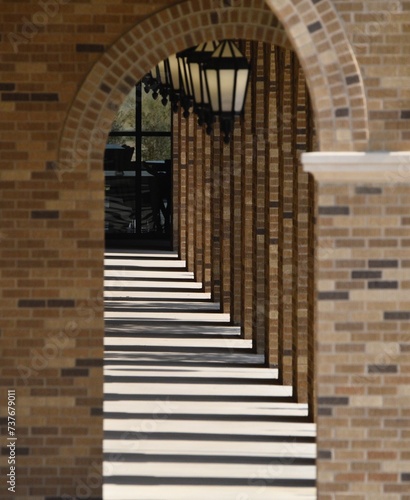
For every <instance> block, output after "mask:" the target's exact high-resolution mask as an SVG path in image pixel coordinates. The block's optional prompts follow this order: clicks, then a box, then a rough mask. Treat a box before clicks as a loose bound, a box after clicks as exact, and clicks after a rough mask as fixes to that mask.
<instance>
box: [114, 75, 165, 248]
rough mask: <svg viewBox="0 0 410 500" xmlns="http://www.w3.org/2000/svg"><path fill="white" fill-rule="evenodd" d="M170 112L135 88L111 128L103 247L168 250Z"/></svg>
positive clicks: (137, 87)
mask: <svg viewBox="0 0 410 500" xmlns="http://www.w3.org/2000/svg"><path fill="white" fill-rule="evenodd" d="M171 141H172V119H171V108H170V105H169V104H168V103H167V104H166V105H165V106H164V104H163V103H162V102H161V101H160V100H159V99H158V100H154V99H153V98H152V95H151V94H150V93H149V94H147V93H145V91H142V89H141V85H140V84H138V85H137V86H136V88H135V89H133V90H132V92H130V94H129V95H128V96H127V98H126V99H125V101H124V103H123V105H122V106H121V108H120V110H119V112H118V114H117V117H116V119H115V121H114V123H113V127H112V130H111V133H110V135H109V138H108V141H107V145H106V149H105V155H104V172H105V236H106V246H107V247H108V248H122V247H131V248H138V247H145V248H147V247H152V248H158V247H160V248H171V246H172V244H171V241H172V240H171V235H172V162H171V151H172V142H171Z"/></svg>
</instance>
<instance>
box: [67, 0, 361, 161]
mask: <svg viewBox="0 0 410 500" xmlns="http://www.w3.org/2000/svg"><path fill="white" fill-rule="evenodd" d="M298 3H300V2H294V1H292V0H265V2H264V3H262V2H261V1H260V0H224V1H222V0H204V1H203V2H202V9H201V10H199V9H198V2H196V1H195V0H183V1H182V2H180V3H178V4H175V5H173V6H171V7H167V8H165V9H163V10H161V11H159V12H157V13H155V14H153V15H151V16H149V17H148V18H146V19H145V20H143V21H141V22H139V23H138V24H136V25H135V26H134V27H132V28H131V29H130V30H129V31H128V32H126V33H125V34H124V35H123V36H121V37H120V38H119V39H118V40H117V41H116V42H114V43H113V45H111V47H110V48H109V49H108V50H107V51H106V52H105V53H104V54H103V55H102V56H101V58H100V59H99V60H98V61H97V62H96V63H95V65H94V66H93V68H92V69H91V71H90V73H89V74H88V76H87V77H86V79H85V81H84V83H83V85H82V87H81V89H80V90H79V91H78V93H77V95H76V97H75V99H74V101H73V103H72V106H71V108H70V111H69V113H68V116H67V119H66V121H65V124H64V126H63V132H62V136H61V142H60V149H59V154H60V157H59V165H60V167H61V168H63V169H64V168H65V166H66V168H69V169H70V170H71V169H73V168H74V166H75V167H76V168H79V167H80V164H81V163H82V162H83V160H87V162H88V164H89V163H90V162H91V163H93V162H94V161H95V162H96V163H95V168H100V165H101V160H102V155H103V150H104V145H105V140H106V137H107V135H108V133H109V131H110V128H111V124H112V122H113V120H114V118H115V115H116V112H117V110H118V108H119V106H120V105H121V103H122V102H123V100H124V98H125V96H126V95H127V94H128V92H129V91H130V90H131V88H132V87H133V85H135V83H136V82H137V81H139V80H140V79H141V78H142V77H143V76H144V75H145V74H146V73H147V72H148V71H149V70H150V69H151V68H152V67H153V66H155V65H156V64H157V63H158V62H159V61H161V60H163V59H165V58H166V57H168V56H169V55H170V54H172V53H175V52H177V51H179V50H182V49H184V48H186V47H190V46H192V45H196V44H198V43H201V42H203V41H205V40H212V39H214V40H217V39H222V38H237V39H248V40H257V41H260V42H267V43H272V44H276V45H280V46H283V47H286V48H293V49H294V50H295V51H296V53H297V55H298V57H299V60H300V62H301V65H302V67H303V69H304V72H305V76H306V80H307V83H308V86H309V90H310V94H311V97H312V103H313V107H314V110H315V117H316V126H317V134H318V139H319V148H320V151H363V150H366V148H367V142H368V123H367V109H366V99H365V93H364V86H363V82H362V78H361V75H360V70H359V67H358V64H357V61H356V59H355V57H354V54H353V51H352V49H351V47H350V44H349V42H348V40H347V37H346V35H345V33H344V31H343V28H342V25H341V23H340V20H339V19H338V16H337V13H336V12H335V10H334V8H333V6H332V4H331V2H330V1H329V0H321V2H319V4H318V6H317V7H316V6H315V5H314V4H313V3H309V4H308V5H310V8H309V9H307V10H306V9H304V10H303V14H302V13H301V12H299V11H298V7H297V6H298ZM304 6H306V5H305V4H304ZM325 15H326V18H327V19H330V22H329V21H328V22H327V24H325V22H324V20H323V17H324V16H325ZM330 26H331V29H330ZM325 28H326V29H325ZM333 40H336V41H335V42H333ZM136 54H137V55H138V56H136ZM353 110H354V113H353ZM87 134H88V137H89V138H90V140H89V141H88V147H84V137H85V136H87ZM83 168H87V167H86V166H85V165H83Z"/></svg>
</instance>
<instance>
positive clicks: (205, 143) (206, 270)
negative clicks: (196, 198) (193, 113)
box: [202, 134, 212, 293]
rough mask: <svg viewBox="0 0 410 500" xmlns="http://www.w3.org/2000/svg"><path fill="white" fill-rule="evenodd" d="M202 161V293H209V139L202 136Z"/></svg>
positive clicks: (210, 243) (210, 245) (210, 265)
mask: <svg viewBox="0 0 410 500" xmlns="http://www.w3.org/2000/svg"><path fill="white" fill-rule="evenodd" d="M202 142H203V153H204V154H203V159H202V178H203V216H204V220H203V245H204V256H203V261H204V266H203V268H204V275H203V281H202V282H203V284H204V291H205V292H207V293H209V292H211V270H212V259H211V249H212V234H211V146H210V145H211V138H210V137H209V136H208V135H206V134H203V137H202Z"/></svg>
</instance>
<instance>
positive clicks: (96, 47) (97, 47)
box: [75, 43, 105, 52]
mask: <svg viewBox="0 0 410 500" xmlns="http://www.w3.org/2000/svg"><path fill="white" fill-rule="evenodd" d="M75 50H76V51H77V52H104V50H105V48H104V45H101V44H100V43H77V45H76V47H75Z"/></svg>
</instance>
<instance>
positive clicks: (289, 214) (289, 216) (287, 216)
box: [283, 212, 293, 219]
mask: <svg viewBox="0 0 410 500" xmlns="http://www.w3.org/2000/svg"><path fill="white" fill-rule="evenodd" d="M283 218H284V219H293V212H283Z"/></svg>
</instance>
